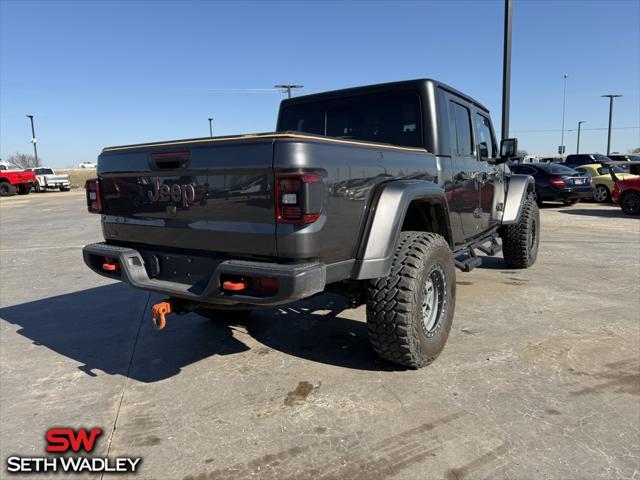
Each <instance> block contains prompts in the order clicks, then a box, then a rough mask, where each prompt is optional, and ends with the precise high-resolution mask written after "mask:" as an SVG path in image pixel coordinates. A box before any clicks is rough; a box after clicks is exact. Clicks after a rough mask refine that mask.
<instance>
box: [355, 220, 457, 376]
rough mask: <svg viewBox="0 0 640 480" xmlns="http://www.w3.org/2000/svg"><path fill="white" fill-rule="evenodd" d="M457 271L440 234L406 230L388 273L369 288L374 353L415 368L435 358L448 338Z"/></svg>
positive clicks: (368, 302)
mask: <svg viewBox="0 0 640 480" xmlns="http://www.w3.org/2000/svg"><path fill="white" fill-rule="evenodd" d="M455 299H456V274H455V265H454V262H453V257H452V255H451V250H450V249H449V245H448V244H447V242H446V241H445V239H444V238H442V237H441V236H440V235H436V234H434V233H424V232H402V233H401V234H400V242H399V245H398V248H397V249H396V253H395V256H394V258H393V264H392V266H391V272H390V273H389V275H388V276H387V277H383V278H378V279H376V280H372V281H371V283H370V284H369V288H368V289H367V327H368V330H369V339H370V340H371V345H372V346H373V349H374V350H375V352H376V353H377V354H378V355H379V356H380V357H382V358H384V359H385V360H388V361H390V362H393V363H397V364H399V365H403V366H406V367H411V368H421V367H425V366H427V365H429V364H430V363H431V362H433V361H434V360H435V359H436V358H437V357H438V355H440V352H442V350H443V348H444V345H445V343H446V341H447V338H448V337H449V331H450V330H451V323H452V321H453V311H454V307H455Z"/></svg>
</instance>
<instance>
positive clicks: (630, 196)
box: [620, 190, 640, 215]
mask: <svg viewBox="0 0 640 480" xmlns="http://www.w3.org/2000/svg"><path fill="white" fill-rule="evenodd" d="M620 208H621V209H622V211H623V212H624V213H626V214H627V215H636V214H638V213H640V192H639V191H637V190H627V191H626V192H623V193H622V195H621V196H620Z"/></svg>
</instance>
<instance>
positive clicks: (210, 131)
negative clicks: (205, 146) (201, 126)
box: [209, 117, 213, 137]
mask: <svg viewBox="0 0 640 480" xmlns="http://www.w3.org/2000/svg"><path fill="white" fill-rule="evenodd" d="M212 122H213V118H211V117H209V137H213V125H212Z"/></svg>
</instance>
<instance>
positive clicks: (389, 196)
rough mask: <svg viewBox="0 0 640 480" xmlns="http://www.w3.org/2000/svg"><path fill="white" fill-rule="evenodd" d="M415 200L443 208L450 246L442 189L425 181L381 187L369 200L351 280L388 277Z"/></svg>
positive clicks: (400, 182) (390, 183) (447, 233)
mask: <svg viewBox="0 0 640 480" xmlns="http://www.w3.org/2000/svg"><path fill="white" fill-rule="evenodd" d="M415 200H421V201H426V202H428V203H435V204H437V205H439V207H440V208H442V209H443V213H444V215H443V219H444V223H445V225H444V228H445V229H446V237H447V238H446V240H447V241H448V242H449V245H450V246H451V247H453V245H452V244H451V242H452V235H451V223H450V219H449V204H448V202H447V197H446V195H445V191H444V188H443V187H442V186H441V185H438V184H437V183H434V182H429V181H425V180H396V181H392V182H387V183H385V184H383V185H381V186H380V187H379V188H378V189H377V191H376V193H375V195H374V198H373V201H372V204H371V208H370V209H369V215H368V217H367V221H366V222H365V227H364V231H363V233H362V235H361V240H360V242H359V248H358V254H357V257H356V264H355V266H354V270H353V275H352V278H355V279H358V280H363V279H369V278H379V277H384V276H386V275H388V274H389V271H390V270H391V264H392V261H393V255H394V253H395V250H396V246H397V244H398V239H399V238H400V231H401V229H402V224H403V222H404V219H405V216H406V214H407V210H408V209H409V205H411V203H412V202H413V201H415Z"/></svg>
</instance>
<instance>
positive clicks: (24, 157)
mask: <svg viewBox="0 0 640 480" xmlns="http://www.w3.org/2000/svg"><path fill="white" fill-rule="evenodd" d="M38 160H40V159H38ZM6 161H7V163H8V164H9V165H11V166H12V167H15V168H21V169H24V168H35V167H37V166H38V164H37V163H36V157H34V156H33V155H30V154H28V153H19V152H16V153H14V154H13V155H11V156H10V157H9V158H7V160H6Z"/></svg>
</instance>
